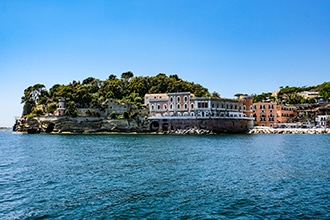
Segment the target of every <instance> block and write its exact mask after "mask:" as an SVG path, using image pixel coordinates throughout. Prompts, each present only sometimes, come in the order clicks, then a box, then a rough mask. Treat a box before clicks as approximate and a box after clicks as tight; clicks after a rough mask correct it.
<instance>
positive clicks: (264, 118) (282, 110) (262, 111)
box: [253, 101, 297, 128]
mask: <svg viewBox="0 0 330 220" xmlns="http://www.w3.org/2000/svg"><path fill="white" fill-rule="evenodd" d="M253 112H254V113H253V114H254V117H255V122H256V123H257V125H258V126H268V127H274V128H276V127H278V126H279V124H285V123H293V122H295V121H296V119H297V108H296V107H294V106H285V105H279V104H277V103H276V102H271V101H269V102H256V103H253Z"/></svg>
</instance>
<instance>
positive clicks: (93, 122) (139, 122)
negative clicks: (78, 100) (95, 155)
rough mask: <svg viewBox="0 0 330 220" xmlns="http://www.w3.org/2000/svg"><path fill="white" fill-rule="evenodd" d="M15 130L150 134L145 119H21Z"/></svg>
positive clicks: (30, 131) (29, 131) (17, 122)
mask: <svg viewBox="0 0 330 220" xmlns="http://www.w3.org/2000/svg"><path fill="white" fill-rule="evenodd" d="M13 130H14V131H16V132H28V133H51V132H56V133H62V132H72V133H95V132H149V131H150V125H149V121H148V120H146V119H144V118H140V117H137V118H134V119H106V118H98V117H34V118H30V119H19V120H17V121H16V123H15V125H14V127H13Z"/></svg>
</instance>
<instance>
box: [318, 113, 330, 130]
mask: <svg viewBox="0 0 330 220" xmlns="http://www.w3.org/2000/svg"><path fill="white" fill-rule="evenodd" d="M327 120H328V117H327V116H326V115H318V116H317V117H316V118H315V125H316V127H323V128H324V127H326V126H327Z"/></svg>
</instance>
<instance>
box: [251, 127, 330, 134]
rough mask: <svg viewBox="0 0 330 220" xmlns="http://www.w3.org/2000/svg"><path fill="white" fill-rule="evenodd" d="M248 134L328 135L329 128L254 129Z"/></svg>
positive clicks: (329, 132)
mask: <svg viewBox="0 0 330 220" xmlns="http://www.w3.org/2000/svg"><path fill="white" fill-rule="evenodd" d="M248 134H330V128H270V127H254V128H253V129H252V130H250V131H249V132H248Z"/></svg>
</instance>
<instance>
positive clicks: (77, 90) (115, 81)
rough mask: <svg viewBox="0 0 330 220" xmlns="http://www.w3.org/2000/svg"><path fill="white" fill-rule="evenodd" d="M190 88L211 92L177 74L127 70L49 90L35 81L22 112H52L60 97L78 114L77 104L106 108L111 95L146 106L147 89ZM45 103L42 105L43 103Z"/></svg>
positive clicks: (199, 92) (69, 112)
mask: <svg viewBox="0 0 330 220" xmlns="http://www.w3.org/2000/svg"><path fill="white" fill-rule="evenodd" d="M184 91H190V92H192V93H194V94H195V95H196V96H210V93H209V91H208V89H207V88H205V87H203V86H201V85H200V84H195V83H193V82H188V81H185V80H183V79H181V78H179V77H178V76H177V75H170V76H167V75H166V74H163V73H159V74H158V75H156V76H151V77H148V76H134V74H133V73H132V72H130V71H129V72H124V73H122V74H121V78H120V79H119V78H117V77H116V76H115V75H113V74H111V75H109V77H108V79H106V80H100V79H96V78H93V77H88V78H86V79H84V80H83V81H82V82H80V81H75V80H74V81H73V82H70V83H69V84H67V85H60V84H55V85H53V86H52V87H51V88H50V89H49V90H47V89H46V87H45V86H44V85H43V84H35V85H33V86H29V87H28V88H26V89H25V90H24V96H23V97H22V99H21V103H22V104H24V107H23V113H22V116H25V117H28V118H30V117H34V116H42V115H45V114H52V113H53V112H54V111H55V110H56V109H57V107H58V100H59V99H64V100H65V101H66V103H67V109H66V112H65V115H67V116H77V111H76V108H102V104H103V103H105V102H107V101H108V100H109V99H115V100H118V101H124V102H128V103H130V104H134V105H136V106H137V107H140V106H142V104H143V97H144V95H145V94H146V93H165V92H184ZM40 106H42V107H40Z"/></svg>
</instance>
